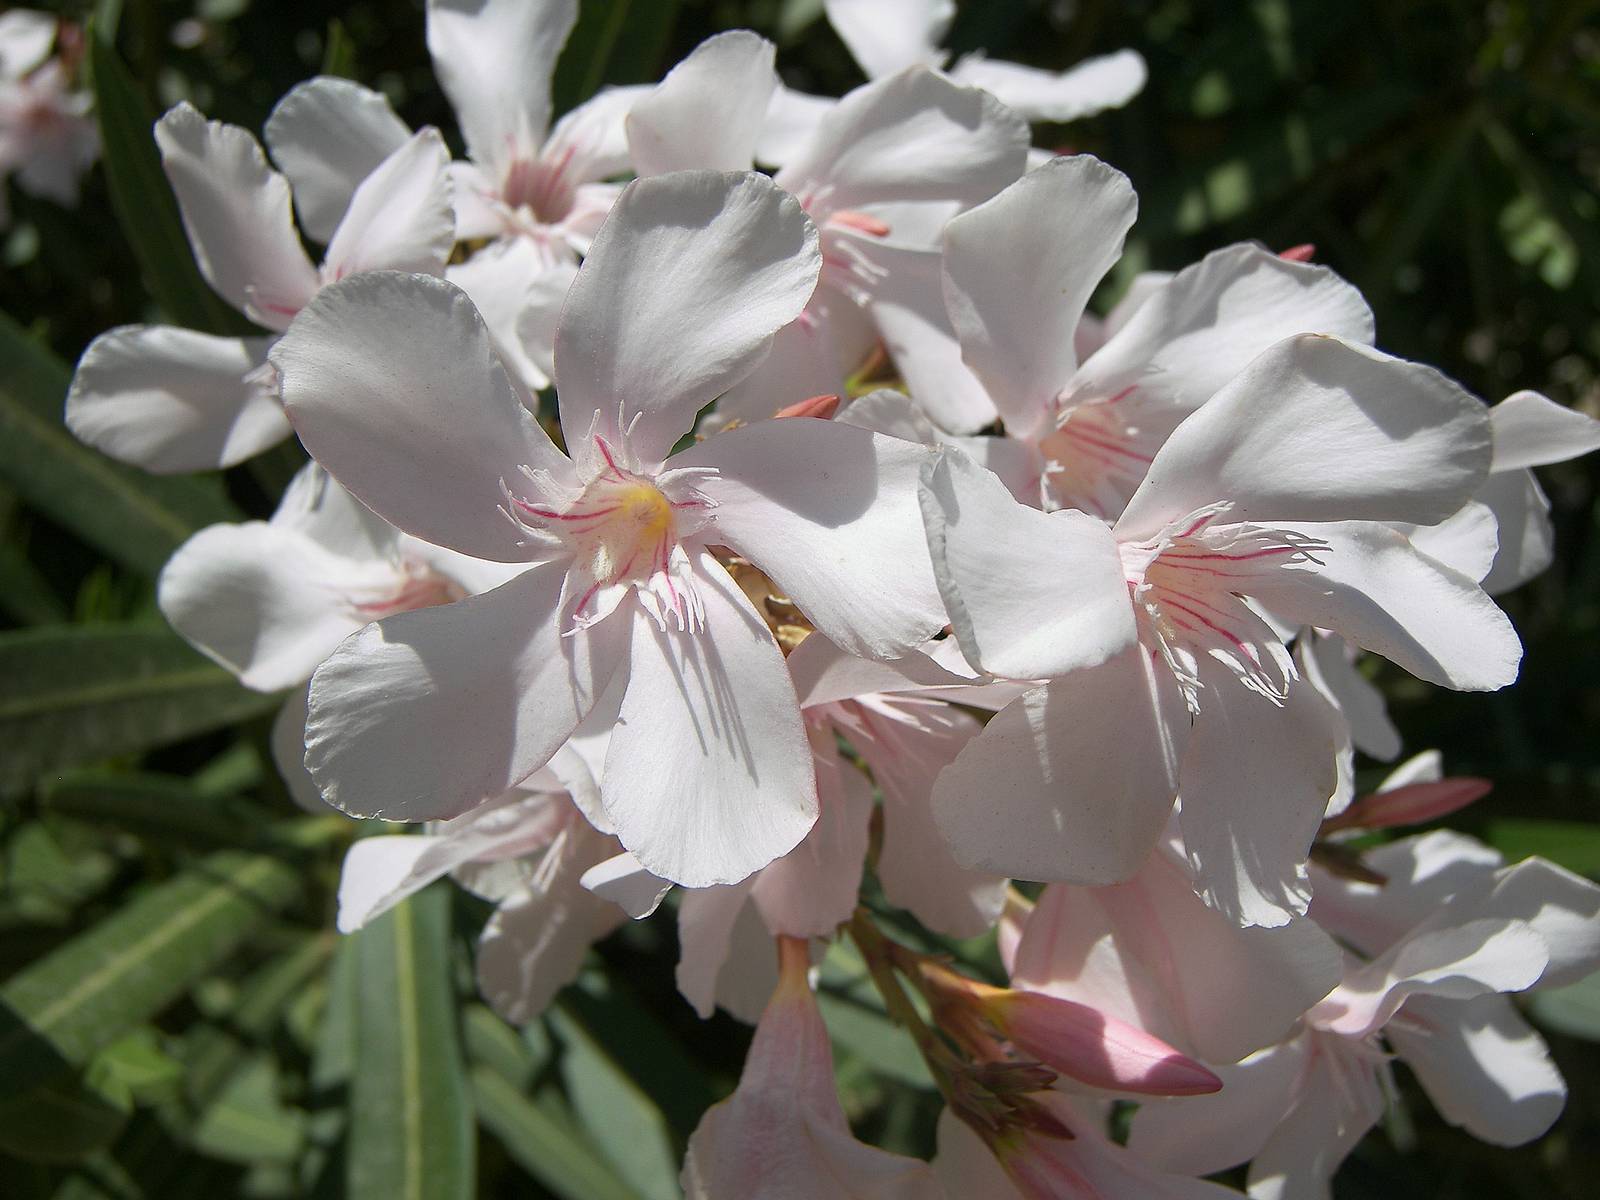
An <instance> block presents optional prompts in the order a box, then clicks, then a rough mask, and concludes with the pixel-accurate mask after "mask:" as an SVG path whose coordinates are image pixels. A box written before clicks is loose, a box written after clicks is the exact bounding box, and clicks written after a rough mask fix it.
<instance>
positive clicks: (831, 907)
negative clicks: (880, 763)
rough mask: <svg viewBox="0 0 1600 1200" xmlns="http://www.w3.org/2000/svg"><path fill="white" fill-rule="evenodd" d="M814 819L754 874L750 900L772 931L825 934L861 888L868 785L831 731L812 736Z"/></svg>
mask: <svg viewBox="0 0 1600 1200" xmlns="http://www.w3.org/2000/svg"><path fill="white" fill-rule="evenodd" d="M813 750H814V751H815V753H816V766H817V800H818V803H819V805H820V809H819V812H818V816H817V823H816V824H815V825H813V826H812V827H811V832H810V833H808V834H806V836H805V840H804V841H802V842H801V843H800V844H799V845H798V846H796V847H795V848H794V849H793V850H791V851H789V853H788V854H785V855H784V856H783V857H782V858H780V859H778V860H777V861H775V862H772V863H769V864H767V866H765V867H763V868H762V869H761V871H760V873H759V874H758V875H757V876H756V882H755V886H754V887H753V888H751V890H750V899H751V900H752V901H753V902H754V904H755V907H756V911H757V912H759V913H760V914H761V919H762V922H763V923H764V924H765V925H766V927H767V929H768V930H769V931H771V932H772V933H773V934H774V935H778V934H786V935H788V936H789V937H800V938H804V937H826V936H828V935H830V934H831V933H833V931H834V930H835V929H837V928H838V927H839V926H840V925H842V924H844V923H845V922H846V921H848V920H849V919H850V914H851V913H852V912H854V911H855V907H856V898H857V896H858V895H859V893H860V891H861V870H862V865H863V863H864V862H865V861H866V857H867V823H868V822H869V821H870V820H871V819H872V808H873V805H872V784H871V783H870V782H869V781H868V780H867V777H866V776H865V775H864V774H862V772H861V770H860V769H859V768H858V767H856V765H855V764H854V763H852V762H850V761H848V760H847V759H845V758H843V757H842V756H841V755H840V754H839V751H838V748H837V746H836V745H835V744H834V740H833V733H832V731H831V730H828V731H827V732H826V733H825V734H817V735H814V738H813Z"/></svg>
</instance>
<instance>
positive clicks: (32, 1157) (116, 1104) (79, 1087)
mask: <svg viewBox="0 0 1600 1200" xmlns="http://www.w3.org/2000/svg"><path fill="white" fill-rule="evenodd" d="M130 1112H131V1108H130V1106H129V1104H128V1101H127V1100H126V1099H125V1098H119V1097H116V1096H113V1095H109V1094H106V1093H104V1092H101V1091H99V1090H97V1089H95V1088H93V1087H90V1086H88V1085H87V1084H85V1083H84V1082H82V1081H81V1080H79V1079H77V1078H74V1077H73V1076H70V1075H65V1076H61V1077H59V1078H56V1079H52V1080H49V1081H48V1082H46V1083H45V1084H43V1085H42V1086H39V1087H35V1088H32V1089H30V1090H29V1091H27V1092H12V1091H10V1090H9V1088H8V1090H7V1094H6V1097H5V1098H4V1099H0V1150H3V1151H5V1152H6V1153H7V1154H11V1155H14V1156H16V1157H17V1158H20V1159H23V1160H25V1161H28V1162H44V1163H71V1162H77V1161H78V1160H79V1159H82V1158H84V1157H86V1156H87V1155H89V1154H92V1153H94V1152H95V1151H96V1150H104V1149H105V1148H106V1147H107V1146H109V1145H111V1143H112V1142H114V1141H115V1140H116V1138H117V1135H118V1134H120V1133H121V1132H122V1130H123V1128H124V1126H126V1125H127V1123H128V1115H129V1113H130Z"/></svg>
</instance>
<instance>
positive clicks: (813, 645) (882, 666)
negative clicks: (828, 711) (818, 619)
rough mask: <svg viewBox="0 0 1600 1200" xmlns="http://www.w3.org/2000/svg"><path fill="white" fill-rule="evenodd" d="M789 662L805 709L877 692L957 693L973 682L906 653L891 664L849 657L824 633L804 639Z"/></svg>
mask: <svg viewBox="0 0 1600 1200" xmlns="http://www.w3.org/2000/svg"><path fill="white" fill-rule="evenodd" d="M786 661H787V663H788V666H789V674H790V675H791V676H792V677H793V679H794V686H795V692H796V694H797V695H799V697H800V705H801V707H802V708H812V707H817V706H820V705H824V704H831V703H833V702H834V701H837V700H852V699H855V698H856V697H858V696H866V695H870V694H872V693H875V692H890V693H892V692H916V691H922V690H925V689H929V688H957V689H959V688H962V687H963V686H964V685H965V684H966V683H968V682H969V681H968V679H967V678H965V677H964V676H961V675H957V674H955V673H954V672H953V671H949V670H946V669H945V667H943V666H942V665H940V664H939V663H937V662H935V661H934V660H933V659H932V658H930V657H929V656H928V655H926V654H922V653H917V654H908V655H906V656H905V657H904V658H901V659H897V660H895V661H894V662H892V663H886V662H876V661H873V660H872V659H865V658H857V657H856V656H855V655H853V654H848V653H846V652H845V651H843V650H841V649H839V647H838V646H836V645H834V643H832V642H830V641H829V640H828V639H827V638H826V637H825V636H823V635H822V634H817V635H815V636H813V637H808V638H806V639H805V640H804V641H803V642H801V643H800V645H799V646H797V647H795V649H794V650H793V651H792V652H791V653H790V655H789V657H788V659H787V660H786Z"/></svg>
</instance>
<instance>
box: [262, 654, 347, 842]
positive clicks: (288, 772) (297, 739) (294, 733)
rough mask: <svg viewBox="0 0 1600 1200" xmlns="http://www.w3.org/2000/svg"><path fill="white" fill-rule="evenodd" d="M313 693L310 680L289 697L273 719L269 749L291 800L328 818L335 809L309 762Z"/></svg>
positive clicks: (316, 814)
mask: <svg viewBox="0 0 1600 1200" xmlns="http://www.w3.org/2000/svg"><path fill="white" fill-rule="evenodd" d="M310 691H311V684H310V681H309V680H308V681H307V682H306V684H305V686H304V687H298V688H295V689H294V690H293V691H291V692H290V693H289V694H288V696H287V697H285V699H284V701H283V707H282V708H280V709H279V710H278V715H277V716H275V717H274V718H273V719H272V734H271V737H270V739H269V749H270V750H271V751H272V765H273V766H274V767H276V768H277V769H278V777H279V778H280V779H282V780H283V786H284V787H285V788H286V789H287V790H288V792H289V799H291V800H293V801H294V802H295V803H296V804H298V805H299V806H300V807H301V808H302V809H304V810H305V811H306V812H308V813H311V814H312V815H313V816H318V817H325V816H327V815H328V814H329V813H330V812H332V811H334V810H333V809H330V808H329V807H328V805H327V803H326V802H325V801H324V800H323V799H322V793H321V792H319V791H318V790H317V785H316V783H315V782H314V781H313V780H312V778H311V772H310V771H307V770H306V762H305V759H306V700H307V697H308V695H309V693H310Z"/></svg>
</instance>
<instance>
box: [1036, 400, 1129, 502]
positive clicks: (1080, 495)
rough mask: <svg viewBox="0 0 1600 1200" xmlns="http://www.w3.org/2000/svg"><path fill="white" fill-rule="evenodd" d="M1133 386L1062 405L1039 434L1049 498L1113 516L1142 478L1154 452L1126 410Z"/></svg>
mask: <svg viewBox="0 0 1600 1200" xmlns="http://www.w3.org/2000/svg"><path fill="white" fill-rule="evenodd" d="M1133 390H1134V389H1133V388H1131V387H1129V388H1124V389H1123V390H1122V391H1120V392H1118V393H1117V394H1116V395H1115V396H1112V397H1111V398H1110V399H1109V400H1091V401H1088V402H1086V403H1081V404H1075V405H1073V406H1072V407H1070V408H1067V409H1065V410H1063V411H1062V412H1061V413H1060V415H1059V416H1058V417H1057V419H1056V427H1055V428H1054V429H1053V430H1051V431H1050V432H1049V433H1047V434H1045V436H1044V437H1042V438H1040V439H1039V452H1040V453H1041V454H1042V455H1043V456H1044V459H1045V468H1044V474H1045V482H1046V484H1047V485H1048V490H1049V491H1050V493H1051V496H1050V499H1052V500H1054V501H1055V502H1057V503H1059V504H1060V505H1062V506H1063V507H1065V508H1078V509H1082V510H1083V511H1084V512H1088V513H1093V514H1094V515H1095V516H1097V517H1099V518H1100V519H1101V520H1105V521H1109V520H1114V519H1115V518H1116V516H1117V514H1118V513H1119V512H1121V511H1122V508H1123V506H1124V505H1125V504H1126V503H1127V502H1128V497H1130V496H1132V495H1133V493H1134V492H1135V491H1136V490H1137V489H1138V487H1139V484H1140V483H1141V482H1143V480H1144V477H1145V473H1146V472H1147V471H1148V470H1149V469H1150V460H1151V457H1152V455H1151V454H1150V453H1149V450H1148V447H1146V446H1145V445H1143V442H1144V440H1145V439H1143V438H1142V437H1141V436H1140V435H1141V433H1142V430H1141V428H1140V426H1139V425H1138V424H1137V423H1135V422H1134V421H1132V420H1130V415H1131V414H1129V413H1128V412H1127V411H1126V407H1127V406H1126V404H1125V401H1126V400H1127V399H1128V397H1129V396H1130V395H1131V394H1132V393H1133Z"/></svg>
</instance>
